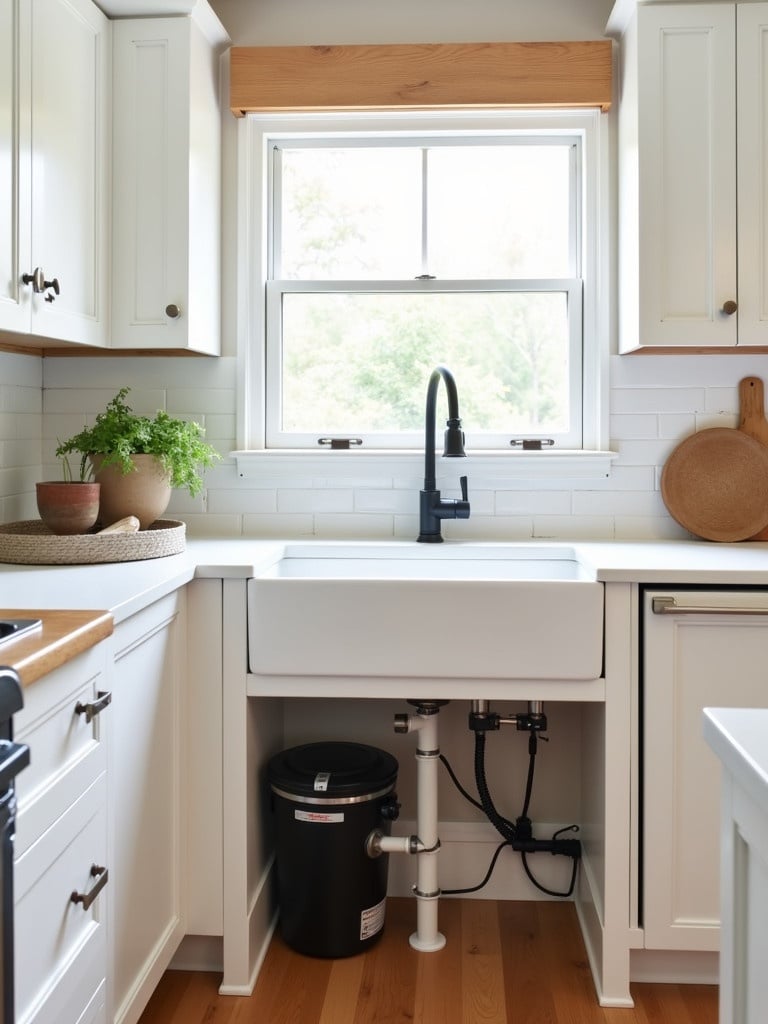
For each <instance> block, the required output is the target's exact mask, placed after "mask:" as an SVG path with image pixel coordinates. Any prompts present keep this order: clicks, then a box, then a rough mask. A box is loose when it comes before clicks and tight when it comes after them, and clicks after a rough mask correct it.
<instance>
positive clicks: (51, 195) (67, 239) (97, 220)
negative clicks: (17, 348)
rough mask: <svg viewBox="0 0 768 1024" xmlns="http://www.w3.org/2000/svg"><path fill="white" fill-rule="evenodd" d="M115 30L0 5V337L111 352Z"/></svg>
mask: <svg viewBox="0 0 768 1024" xmlns="http://www.w3.org/2000/svg"><path fill="white" fill-rule="evenodd" d="M110 36H111V32H110V24H109V22H108V20H107V19H106V18H105V16H104V15H103V14H102V13H101V11H100V10H99V9H98V8H97V7H96V6H95V5H94V4H92V3H90V0H0V141H1V142H2V145H0V330H8V331H14V332H17V333H19V334H26V335H36V336H39V337H41V338H44V339H55V340H57V341H65V342H75V343H80V344H86V345H104V344H105V343H106V332H107V329H108V279H109V246H108V242H109V234H108V211H109V130H108V124H109V122H108V118H109V112H110V75H109V68H110Z"/></svg>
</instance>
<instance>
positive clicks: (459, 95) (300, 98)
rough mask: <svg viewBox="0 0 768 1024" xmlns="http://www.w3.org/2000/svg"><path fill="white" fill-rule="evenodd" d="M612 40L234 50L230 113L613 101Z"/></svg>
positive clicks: (582, 104) (607, 103)
mask: <svg viewBox="0 0 768 1024" xmlns="http://www.w3.org/2000/svg"><path fill="white" fill-rule="evenodd" d="M611 46H612V44H611V41H610V40H597V41H594V42H562V43H426V44H413V45H410V44H409V45H393V46H374V45H371V46H235V47H233V48H232V50H231V62H230V107H231V108H232V112H233V113H234V114H235V115H236V116H238V117H242V116H243V115H244V114H246V113H249V112H251V111H253V112H260V113H266V112H270V111H318V110H397V109H401V108H412V109H419V110H430V109H440V108H450V109H461V108H463V107H473V108H480V107H486V108H503V107H600V108H601V109H602V110H607V109H608V108H609V107H610V105H611Z"/></svg>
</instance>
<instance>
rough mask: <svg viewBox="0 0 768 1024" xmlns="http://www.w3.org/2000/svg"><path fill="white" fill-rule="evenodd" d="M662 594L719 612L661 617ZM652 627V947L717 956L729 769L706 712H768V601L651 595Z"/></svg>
mask: <svg viewBox="0 0 768 1024" xmlns="http://www.w3.org/2000/svg"><path fill="white" fill-rule="evenodd" d="M657 596H662V597H669V596H675V597H676V599H677V601H678V603H679V604H680V605H683V606H691V605H693V606H696V607H700V606H708V607H709V608H711V609H712V611H709V612H701V613H683V614H654V613H653V610H652V607H653V599H654V597H657ZM739 608H750V609H751V611H750V613H745V614H739V612H738V609H739ZM717 609H723V611H721V612H718V611H717ZM756 611H760V612H761V614H756V613H755V612H756ZM644 623H645V625H644V646H643V653H644V671H643V692H644V698H643V733H644V741H643V759H644V766H643V781H644V791H643V922H642V923H643V928H644V933H645V945H646V947H647V948H650V949H681V950H716V949H717V948H718V945H719V914H720V899H719V892H720V887H719V877H720V876H719V871H720V857H719V829H720V767H719V762H718V761H717V758H716V756H715V755H714V753H713V752H712V751H711V750H710V749H709V747H708V746H707V744H706V743H705V741H704V739H703V731H702V728H703V727H702V720H703V718H702V711H703V709H704V708H705V707H768V672H767V671H766V665H768V593H767V592H765V591H756V590H751V591H744V592H733V591H730V592H722V593H699V592H693V591H691V592H687V593H686V592H679V593H676V594H674V595H672V594H671V593H670V592H664V593H663V594H662V593H661V592H654V593H647V594H646V595H645V599H644Z"/></svg>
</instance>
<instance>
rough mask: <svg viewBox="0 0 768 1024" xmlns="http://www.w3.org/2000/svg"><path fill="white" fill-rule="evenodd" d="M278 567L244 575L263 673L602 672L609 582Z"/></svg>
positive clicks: (253, 659)
mask: <svg viewBox="0 0 768 1024" xmlns="http://www.w3.org/2000/svg"><path fill="white" fill-rule="evenodd" d="M286 561H287V562H290V561H293V560H292V559H287V560H286ZM296 561H300V559H296ZM278 573H279V569H277V567H276V568H275V573H274V575H273V576H271V577H262V578H258V579H252V580H249V581H248V623H249V624H248V634H249V635H248V641H249V662H250V670H251V672H253V673H256V674H261V675H269V676H273V675H290V676H303V677H307V676H338V677H358V678H364V677H366V676H384V677H412V678H431V679H434V678H438V679H439V678H444V679H560V680H568V679H573V680H588V679H597V678H599V677H600V675H601V672H602V661H603V584H602V583H598V582H596V581H594V580H583V579H562V578H559V577H558V578H557V579H556V580H549V579H546V578H544V579H542V578H541V576H540V575H539V576H538V577H537V578H536V579H525V578H523V579H514V580H509V579H487V578H483V579H478V578H471V577H470V578H467V577H466V576H465V577H463V578H460V579H456V577H455V575H454V576H453V577H452V578H450V579H442V580H441V579H420V578H413V577H411V578H407V579H403V578H402V577H401V578H382V576H383V573H382V576H380V578H376V579H370V578H350V576H349V575H347V577H346V578H316V577H314V578H313V577H312V576H309V575H304V576H288V575H279V574H278Z"/></svg>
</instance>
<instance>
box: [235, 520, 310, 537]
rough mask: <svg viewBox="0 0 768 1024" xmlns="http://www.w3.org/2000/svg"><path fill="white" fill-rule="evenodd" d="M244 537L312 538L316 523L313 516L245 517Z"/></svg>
mask: <svg viewBox="0 0 768 1024" xmlns="http://www.w3.org/2000/svg"><path fill="white" fill-rule="evenodd" d="M242 518H243V530H242V532H243V536H244V537H276V538H277V537H294V538H295V537H312V536H314V530H315V522H314V518H313V517H312V516H311V515H295V516H288V515H280V516H278V515H272V516H269V515H245V516H243V517H242Z"/></svg>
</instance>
